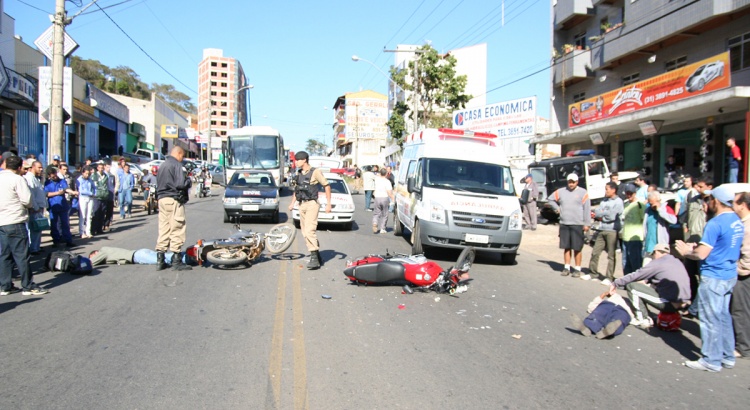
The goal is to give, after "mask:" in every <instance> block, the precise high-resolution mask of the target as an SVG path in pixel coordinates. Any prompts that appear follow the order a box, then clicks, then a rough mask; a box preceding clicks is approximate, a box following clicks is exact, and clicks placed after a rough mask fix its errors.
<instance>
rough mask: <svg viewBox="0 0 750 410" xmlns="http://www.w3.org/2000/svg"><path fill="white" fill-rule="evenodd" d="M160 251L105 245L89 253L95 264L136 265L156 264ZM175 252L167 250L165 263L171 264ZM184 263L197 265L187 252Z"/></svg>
mask: <svg viewBox="0 0 750 410" xmlns="http://www.w3.org/2000/svg"><path fill="white" fill-rule="evenodd" d="M157 255H158V253H157V252H156V251H155V250H151V249H138V250H135V251H134V250H131V249H123V248H115V247H110V246H104V247H102V248H101V249H99V250H98V251H93V252H91V253H90V254H89V259H91V264H92V265H93V266H96V265H103V264H117V265H129V264H131V263H134V264H136V265H156V264H157V263H158V257H157ZM173 255H174V252H166V253H165V256H166V260H165V262H164V263H166V264H171V262H172V256H173ZM182 263H184V264H186V265H195V264H196V262H195V260H194V259H193V258H192V257H190V256H189V255H187V254H184V255H183V256H182Z"/></svg>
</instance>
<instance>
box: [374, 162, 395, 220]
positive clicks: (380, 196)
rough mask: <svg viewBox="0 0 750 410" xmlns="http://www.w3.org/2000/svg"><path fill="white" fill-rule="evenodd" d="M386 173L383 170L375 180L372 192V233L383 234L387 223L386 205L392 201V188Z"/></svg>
mask: <svg viewBox="0 0 750 410" xmlns="http://www.w3.org/2000/svg"><path fill="white" fill-rule="evenodd" d="M387 174H388V171H387V170H386V169H385V168H383V169H381V170H380V174H379V175H378V176H377V178H375V189H374V190H373V192H372V196H373V199H374V203H375V205H374V208H373V215H372V232H373V233H378V232H380V233H385V223H386V222H387V221H388V205H389V204H390V201H392V200H393V186H392V185H391V181H390V180H388V178H386V177H385V176H386V175H387Z"/></svg>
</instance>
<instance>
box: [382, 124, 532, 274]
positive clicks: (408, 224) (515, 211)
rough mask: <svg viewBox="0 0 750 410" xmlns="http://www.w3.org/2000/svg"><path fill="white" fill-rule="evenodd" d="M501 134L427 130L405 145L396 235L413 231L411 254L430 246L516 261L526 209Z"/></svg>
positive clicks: (397, 205)
mask: <svg viewBox="0 0 750 410" xmlns="http://www.w3.org/2000/svg"><path fill="white" fill-rule="evenodd" d="M496 140H497V136H496V135H494V134H487V133H474V132H472V131H468V130H454V129H446V128H441V129H426V130H422V131H419V132H416V133H414V134H412V135H410V136H409V137H407V139H406V141H405V142H404V145H403V152H404V155H403V158H402V160H401V166H400V168H399V171H398V179H397V181H396V188H395V194H396V223H395V224H394V225H395V233H396V234H397V235H400V234H402V233H403V231H404V228H407V229H409V231H411V243H412V253H414V254H418V253H423V252H424V251H425V249H427V248H430V247H446V248H462V247H464V246H473V247H475V248H476V249H477V250H483V251H487V252H498V253H500V254H501V258H502V261H503V262H504V263H508V264H512V263H515V260H516V253H517V251H518V247H519V245H520V243H521V225H522V216H521V207H520V204H519V202H518V197H517V196H516V192H515V188H514V187H513V177H512V175H511V172H510V163H509V162H508V160H507V159H506V157H505V155H504V154H503V151H502V148H501V147H499V146H498V144H497V142H496Z"/></svg>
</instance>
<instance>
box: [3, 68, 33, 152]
mask: <svg viewBox="0 0 750 410" xmlns="http://www.w3.org/2000/svg"><path fill="white" fill-rule="evenodd" d="M0 69H2V70H3V71H4V73H5V78H6V79H7V83H6V85H5V88H4V89H2V90H0V91H2V94H1V95H0V150H1V151H6V150H14V151H17V152H18V154H19V155H22V156H25V155H28V154H34V155H39V153H40V152H42V151H43V150H44V145H43V134H44V133H43V127H41V126H40V125H39V119H38V116H37V112H36V111H37V107H36V103H35V101H36V99H35V98H36V80H34V79H30V78H26V77H25V76H23V75H21V74H20V73H17V72H15V71H13V70H11V69H6V68H4V67H2V66H1V65H0Z"/></svg>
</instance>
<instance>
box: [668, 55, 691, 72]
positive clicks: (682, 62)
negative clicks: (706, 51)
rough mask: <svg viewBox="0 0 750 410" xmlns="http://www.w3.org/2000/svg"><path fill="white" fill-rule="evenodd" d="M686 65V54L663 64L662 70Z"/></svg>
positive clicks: (670, 69)
mask: <svg viewBox="0 0 750 410" xmlns="http://www.w3.org/2000/svg"><path fill="white" fill-rule="evenodd" d="M686 65H687V56H682V57H677V58H675V59H674V60H669V61H667V62H666V63H665V64H664V71H672V70H676V69H678V68H682V67H685V66H686Z"/></svg>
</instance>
